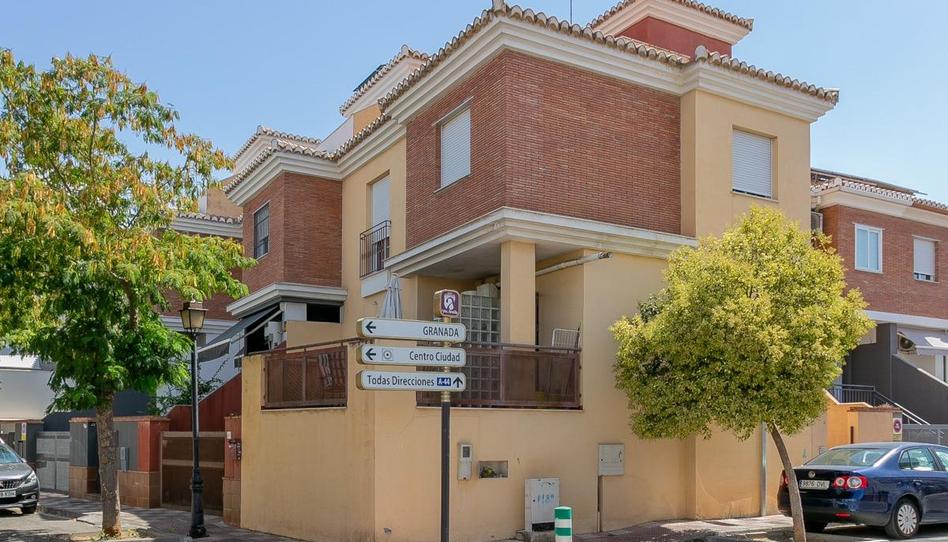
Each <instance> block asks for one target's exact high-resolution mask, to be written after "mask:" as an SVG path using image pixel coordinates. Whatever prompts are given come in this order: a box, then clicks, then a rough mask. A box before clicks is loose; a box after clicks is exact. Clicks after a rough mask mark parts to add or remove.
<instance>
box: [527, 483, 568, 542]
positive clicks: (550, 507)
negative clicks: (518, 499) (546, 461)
mask: <svg viewBox="0 0 948 542" xmlns="http://www.w3.org/2000/svg"><path fill="white" fill-rule="evenodd" d="M524 484H525V487H524V496H525V498H524V529H525V530H527V531H530V532H533V531H551V530H553V522H554V521H555V520H554V517H553V511H554V510H555V509H556V507H557V506H559V505H560V479H559V478H531V479H528V480H524Z"/></svg>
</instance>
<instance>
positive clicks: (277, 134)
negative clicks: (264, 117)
mask: <svg viewBox="0 0 948 542" xmlns="http://www.w3.org/2000/svg"><path fill="white" fill-rule="evenodd" d="M260 136H269V137H274V138H278V139H285V140H287V141H294V142H296V143H300V144H303V145H313V146H315V145H319V143H320V142H321V140H320V139H319V138H315V137H308V136H302V135H297V134H291V133H289V132H281V131H279V130H274V129H273V128H269V127H267V126H259V125H258V126H257V130H256V131H254V133H253V135H252V136H250V137H249V138H247V141H245V142H244V144H243V145H241V146H240V149H238V150H237V152H235V153H234V156H233V157H234V158H237V157H238V156H240V155H241V154H243V153H244V152H246V151H247V149H249V148H250V146H251V145H253V142H254V141H256V140H257V138H258V137H260Z"/></svg>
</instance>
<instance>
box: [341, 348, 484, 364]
mask: <svg viewBox="0 0 948 542" xmlns="http://www.w3.org/2000/svg"><path fill="white" fill-rule="evenodd" d="M466 359H467V352H465V351H464V349H463V348H439V347H435V346H380V345H377V344H364V345H362V346H360V347H359V363H363V364H365V365H405V366H418V365H423V366H425V367H464V363H465V362H466Z"/></svg>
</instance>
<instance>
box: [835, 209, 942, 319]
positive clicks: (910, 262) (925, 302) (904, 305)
mask: <svg viewBox="0 0 948 542" xmlns="http://www.w3.org/2000/svg"><path fill="white" fill-rule="evenodd" d="M822 212H823V231H824V232H826V233H827V234H828V235H831V236H832V237H833V246H835V247H836V249H837V250H838V251H839V254H840V256H842V258H843V264H844V266H845V267H846V281H847V282H848V283H849V286H851V287H855V288H859V289H860V290H861V291H862V295H863V296H864V297H865V298H866V301H867V302H868V303H869V310H875V311H882V312H894V313H899V314H909V315H915V316H928V317H933V318H948V282H945V277H944V274H945V273H946V272H948V245H946V244H945V242H948V228H944V227H938V226H934V225H930V224H924V223H921V222H915V221H912V220H907V219H904V218H897V217H893V216H888V215H884V214H880V213H874V212H872V211H865V210H861V209H854V208H852V207H845V206H841V205H834V206H832V207H828V208H825V209H823V210H822ZM856 224H863V225H866V226H873V227H876V228H882V229H883V230H884V231H883V234H882V273H872V272H868V271H857V270H856V268H855V254H856V249H855V236H856V226H855V225H856ZM913 236H920V237H927V238H931V239H936V240H939V241H941V242H939V243H938V244H937V246H936V249H935V250H936V253H935V260H936V261H935V277H936V281H937V282H934V283H932V282H924V281H920V280H916V279H915V277H914V276H913V271H914V264H915V261H914V241H913Z"/></svg>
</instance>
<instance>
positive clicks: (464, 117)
mask: <svg viewBox="0 0 948 542" xmlns="http://www.w3.org/2000/svg"><path fill="white" fill-rule="evenodd" d="M470 174H471V110H470V109H465V110H464V111H462V112H460V113H458V114H457V115H455V116H454V117H452V118H451V119H450V120H448V121H447V122H445V123H444V124H443V125H441V186H448V185H449V184H451V183H453V182H454V181H457V180H458V179H461V178H464V177H467V176H468V175H470Z"/></svg>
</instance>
